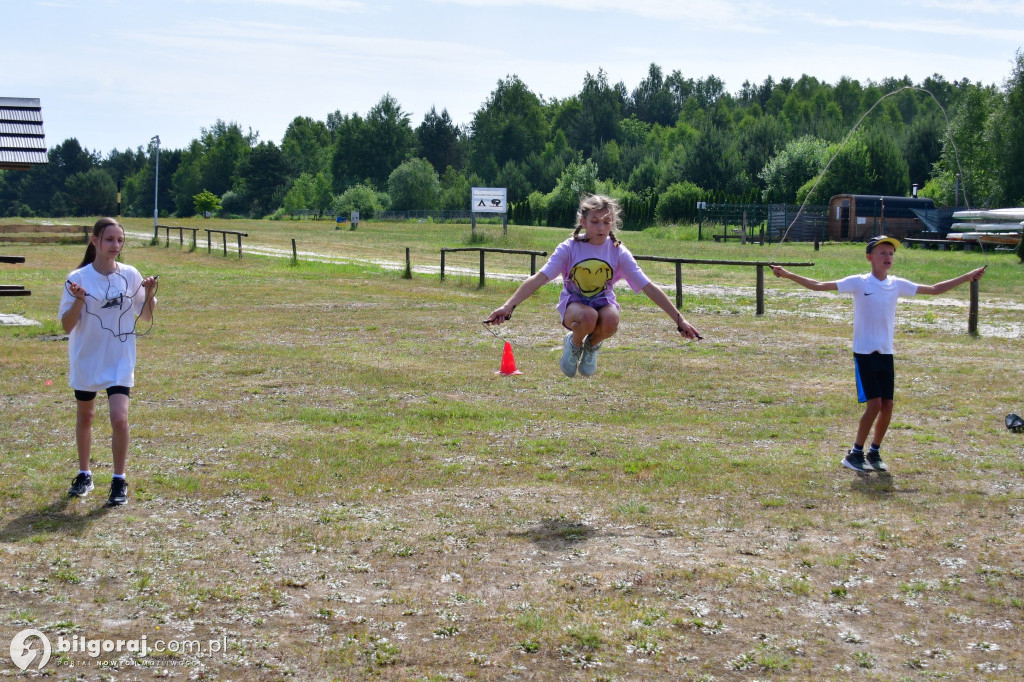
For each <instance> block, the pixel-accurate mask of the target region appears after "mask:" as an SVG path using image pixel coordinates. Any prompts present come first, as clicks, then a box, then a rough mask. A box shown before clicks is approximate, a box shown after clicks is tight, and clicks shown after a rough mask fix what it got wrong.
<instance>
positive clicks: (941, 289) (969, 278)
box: [917, 265, 988, 296]
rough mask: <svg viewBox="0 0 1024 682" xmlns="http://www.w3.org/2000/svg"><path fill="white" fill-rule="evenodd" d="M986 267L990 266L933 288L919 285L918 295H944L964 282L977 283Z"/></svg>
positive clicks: (935, 285)
mask: <svg viewBox="0 0 1024 682" xmlns="http://www.w3.org/2000/svg"><path fill="white" fill-rule="evenodd" d="M986 267H988V266H987V265H984V266H982V267H980V268H978V269H976V270H971V271H970V272H967V273H964V274H962V275H960V276H959V277H954V278H953V279H947V280H946V281H945V282H939V283H938V284H932V285H931V286H928V285H924V284H919V285H918V287H917V293H919V294H930V295H933V296H934V295H935V294H944V293H946V292H947V291H949V290H950V289H953V288H955V287H958V286H960V285H961V284H963V283H964V282H976V281H978V280H979V279H981V276H982V275H984V274H985V268H986Z"/></svg>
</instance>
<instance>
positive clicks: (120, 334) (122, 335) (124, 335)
mask: <svg viewBox="0 0 1024 682" xmlns="http://www.w3.org/2000/svg"><path fill="white" fill-rule="evenodd" d="M115 273H116V274H117V276H118V277H120V278H121V280H122V281H123V282H124V290H125V294H118V295H119V296H121V297H122V298H121V299H120V300H118V299H113V300H117V304H116V305H117V306H118V308H119V309H120V310H121V314H120V315H118V316H117V329H118V330H117V331H114V330H113V329H111V328H110V327H108V326H106V325H105V324H103V318H102V317H100V316H99V315H97V314H96V313H94V312H93V311H91V310H89V304H88V302H86V303H85V306H84V310H85V312H86V313H87V314H89V315H92V316H93V317H95V318H96V319H97V320H99V321H100V328H101V329H106V330H107V331H108V332H110V334H111V335H112V336H113V337H114V338H115V339H117V340H118V341H120V342H121V343H124V342H125V341H127V340H128V337H129V336H131V335H132V334H134V335H135V336H146V335H147V334H149V333H150V332H151V331H153V325H154V324H155V323H156V314H155V312H154V311H152V310H151V311H150V318H149V327H147V328H146V331H144V332H136V331H135V329H136V327H137V326H138V323H139V316H138V315H136V316H135V317H134V319H133V320H132V328H131V329H130V330H128V331H121V321H122V320H123V319H124V316H125V315H127V314H128V313H129V312H130V311H131V310H132V306H130V305H129V306H128V307H127V308H126V307H125V306H124V298H123V297H124V296H127V291H128V280H127V278H125V276H124V275H122V274H121V271H120V270H116V271H115ZM70 284H71V282H70V280H68V281H65V282H64V289H65V290H67V292H68V293H69V294H70V293H71V287H70ZM110 288H111V285H110V277H109V276H108V277H107V290H106V291H105V292H104V293H103V299H100V298H97V297H96V296H93V295H92V294H90V293H89V292H86V293H85V296H86V298H91V299H93V300H94V301H97V302H100V301H101V300H102V301H105V302H107V303H108V305H109V302H110V301H111V300H112V299H111V298H110V295H109V294H110ZM141 288H142V284H139V286H138V287H137V288H136V289H135V291H134V292H133V293H132V294H131V296H130V297H129V298H130V299H131V300H134V299H135V296H136V295H137V294H138V293H139V289H141ZM159 288H160V281H159V278H158V279H157V281H156V285H155V286H154V287H153V290H152V291H150V292H146V299H145V301H143V303H142V309H143V310H145V308H146V305H147V304H148V303H149V302H150V301H151V300H152V299H154V298H156V292H157V290H158V289H159Z"/></svg>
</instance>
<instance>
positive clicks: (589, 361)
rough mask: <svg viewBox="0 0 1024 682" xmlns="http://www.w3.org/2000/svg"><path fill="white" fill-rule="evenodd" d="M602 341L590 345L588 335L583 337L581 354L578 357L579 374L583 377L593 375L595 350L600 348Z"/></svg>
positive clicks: (595, 359)
mask: <svg viewBox="0 0 1024 682" xmlns="http://www.w3.org/2000/svg"><path fill="white" fill-rule="evenodd" d="M603 343H604V342H603V341H602V342H601V343H599V344H597V345H596V346H591V345H590V336H589V335H588V336H587V338H585V339H583V355H582V357H581V358H580V374H582V375H583V376H585V377H590V376H594V372H596V371H597V351H599V350H601V345H602V344H603Z"/></svg>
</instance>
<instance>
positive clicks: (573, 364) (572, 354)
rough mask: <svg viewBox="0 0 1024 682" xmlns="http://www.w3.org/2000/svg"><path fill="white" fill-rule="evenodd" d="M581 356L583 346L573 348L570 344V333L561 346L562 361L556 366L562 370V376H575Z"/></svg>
mask: <svg viewBox="0 0 1024 682" xmlns="http://www.w3.org/2000/svg"><path fill="white" fill-rule="evenodd" d="M581 355H583V346H579V347H577V346H575V345H573V342H572V332H569V333H568V334H566V335H565V343H564V344H563V345H562V359H561V361H560V362H559V363H558V366H559V367H561V368H562V374H564V375H565V376H567V377H574V376H576V368H577V367H578V366H579V364H580V356H581Z"/></svg>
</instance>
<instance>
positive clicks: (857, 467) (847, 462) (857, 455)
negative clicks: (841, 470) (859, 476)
mask: <svg viewBox="0 0 1024 682" xmlns="http://www.w3.org/2000/svg"><path fill="white" fill-rule="evenodd" d="M843 466H844V467H846V468H847V469H853V470H854V471H874V469H872V468H871V465H870V464H868V463H867V460H865V459H864V452H863V451H861V452H854V451H853V450H850V451H849V452H848V453H846V457H844V458H843Z"/></svg>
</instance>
